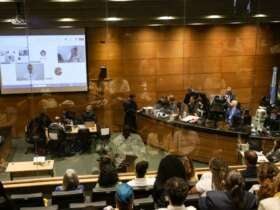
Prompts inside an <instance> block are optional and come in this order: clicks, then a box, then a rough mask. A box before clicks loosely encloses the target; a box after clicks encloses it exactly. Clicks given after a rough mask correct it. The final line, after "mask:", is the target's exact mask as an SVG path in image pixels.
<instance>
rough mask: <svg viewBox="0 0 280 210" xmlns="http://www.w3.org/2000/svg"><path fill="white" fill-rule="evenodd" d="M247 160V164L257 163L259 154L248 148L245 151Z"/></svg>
mask: <svg viewBox="0 0 280 210" xmlns="http://www.w3.org/2000/svg"><path fill="white" fill-rule="evenodd" d="M245 160H246V163H247V165H256V164H257V162H258V156H257V153H256V152H255V151H252V150H248V151H246V152H245Z"/></svg>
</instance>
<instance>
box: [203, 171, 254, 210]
mask: <svg viewBox="0 0 280 210" xmlns="http://www.w3.org/2000/svg"><path fill="white" fill-rule="evenodd" d="M199 204H200V209H202V210H225V209H226V210H256V209H257V201H256V198H255V196H254V195H253V194H252V193H249V192H247V191H245V183H244V179H243V177H242V175H241V174H240V172H238V171H230V172H229V173H228V175H227V177H226V179H225V191H209V192H207V193H206V198H204V197H201V198H200V201H199Z"/></svg>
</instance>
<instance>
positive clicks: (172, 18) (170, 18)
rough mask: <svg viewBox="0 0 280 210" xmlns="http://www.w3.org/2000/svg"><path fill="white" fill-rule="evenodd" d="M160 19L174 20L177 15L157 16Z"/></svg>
mask: <svg viewBox="0 0 280 210" xmlns="http://www.w3.org/2000/svg"><path fill="white" fill-rule="evenodd" d="M157 19H158V20H174V19H175V17H174V16H160V17H157Z"/></svg>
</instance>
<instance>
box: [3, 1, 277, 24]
mask: <svg viewBox="0 0 280 210" xmlns="http://www.w3.org/2000/svg"><path fill="white" fill-rule="evenodd" d="M3 1H7V0H2V1H1V0H0V21H1V22H0V29H6V28H13V27H14V25H12V24H11V23H7V22H5V20H6V19H10V18H13V17H15V15H16V11H17V5H19V6H20V8H19V11H20V13H22V14H23V15H24V16H25V18H26V20H27V22H28V26H29V27H31V28H46V27H56V26H62V25H68V26H76V27H95V26H105V25H107V24H110V25H118V26H143V25H149V24H164V25H165V24H168V25H181V24H188V23H194V22H207V23H211V24H213V23H214V24H215V23H229V22H232V21H241V22H270V21H272V20H274V21H275V20H280V12H279V11H280V1H279V0H251V6H250V12H249V11H248V8H247V5H248V2H249V0H236V1H237V4H236V7H234V6H233V5H234V0H134V1H133V0H131V1H126V2H119V1H111V0H80V1H77V2H63V0H62V2H57V1H55V0H14V1H13V0H10V2H3ZM17 3H18V4H17ZM259 13H262V14H266V15H267V16H268V17H267V18H255V17H253V15H254V14H259ZM212 14H219V15H223V16H224V18H222V19H218V20H217V19H215V20H213V19H210V20H209V19H205V16H206V15H212ZM159 16H174V17H176V18H175V19H174V20H157V19H156V18H157V17H159ZM105 17H120V18H123V20H122V21H116V22H109V23H108V22H106V21H104V20H103V18H105ZM59 18H75V19H76V21H74V22H59V21H57V19H59Z"/></svg>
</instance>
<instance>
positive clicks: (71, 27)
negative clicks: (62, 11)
mask: <svg viewBox="0 0 280 210" xmlns="http://www.w3.org/2000/svg"><path fill="white" fill-rule="evenodd" d="M58 28H73V26H58Z"/></svg>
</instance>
